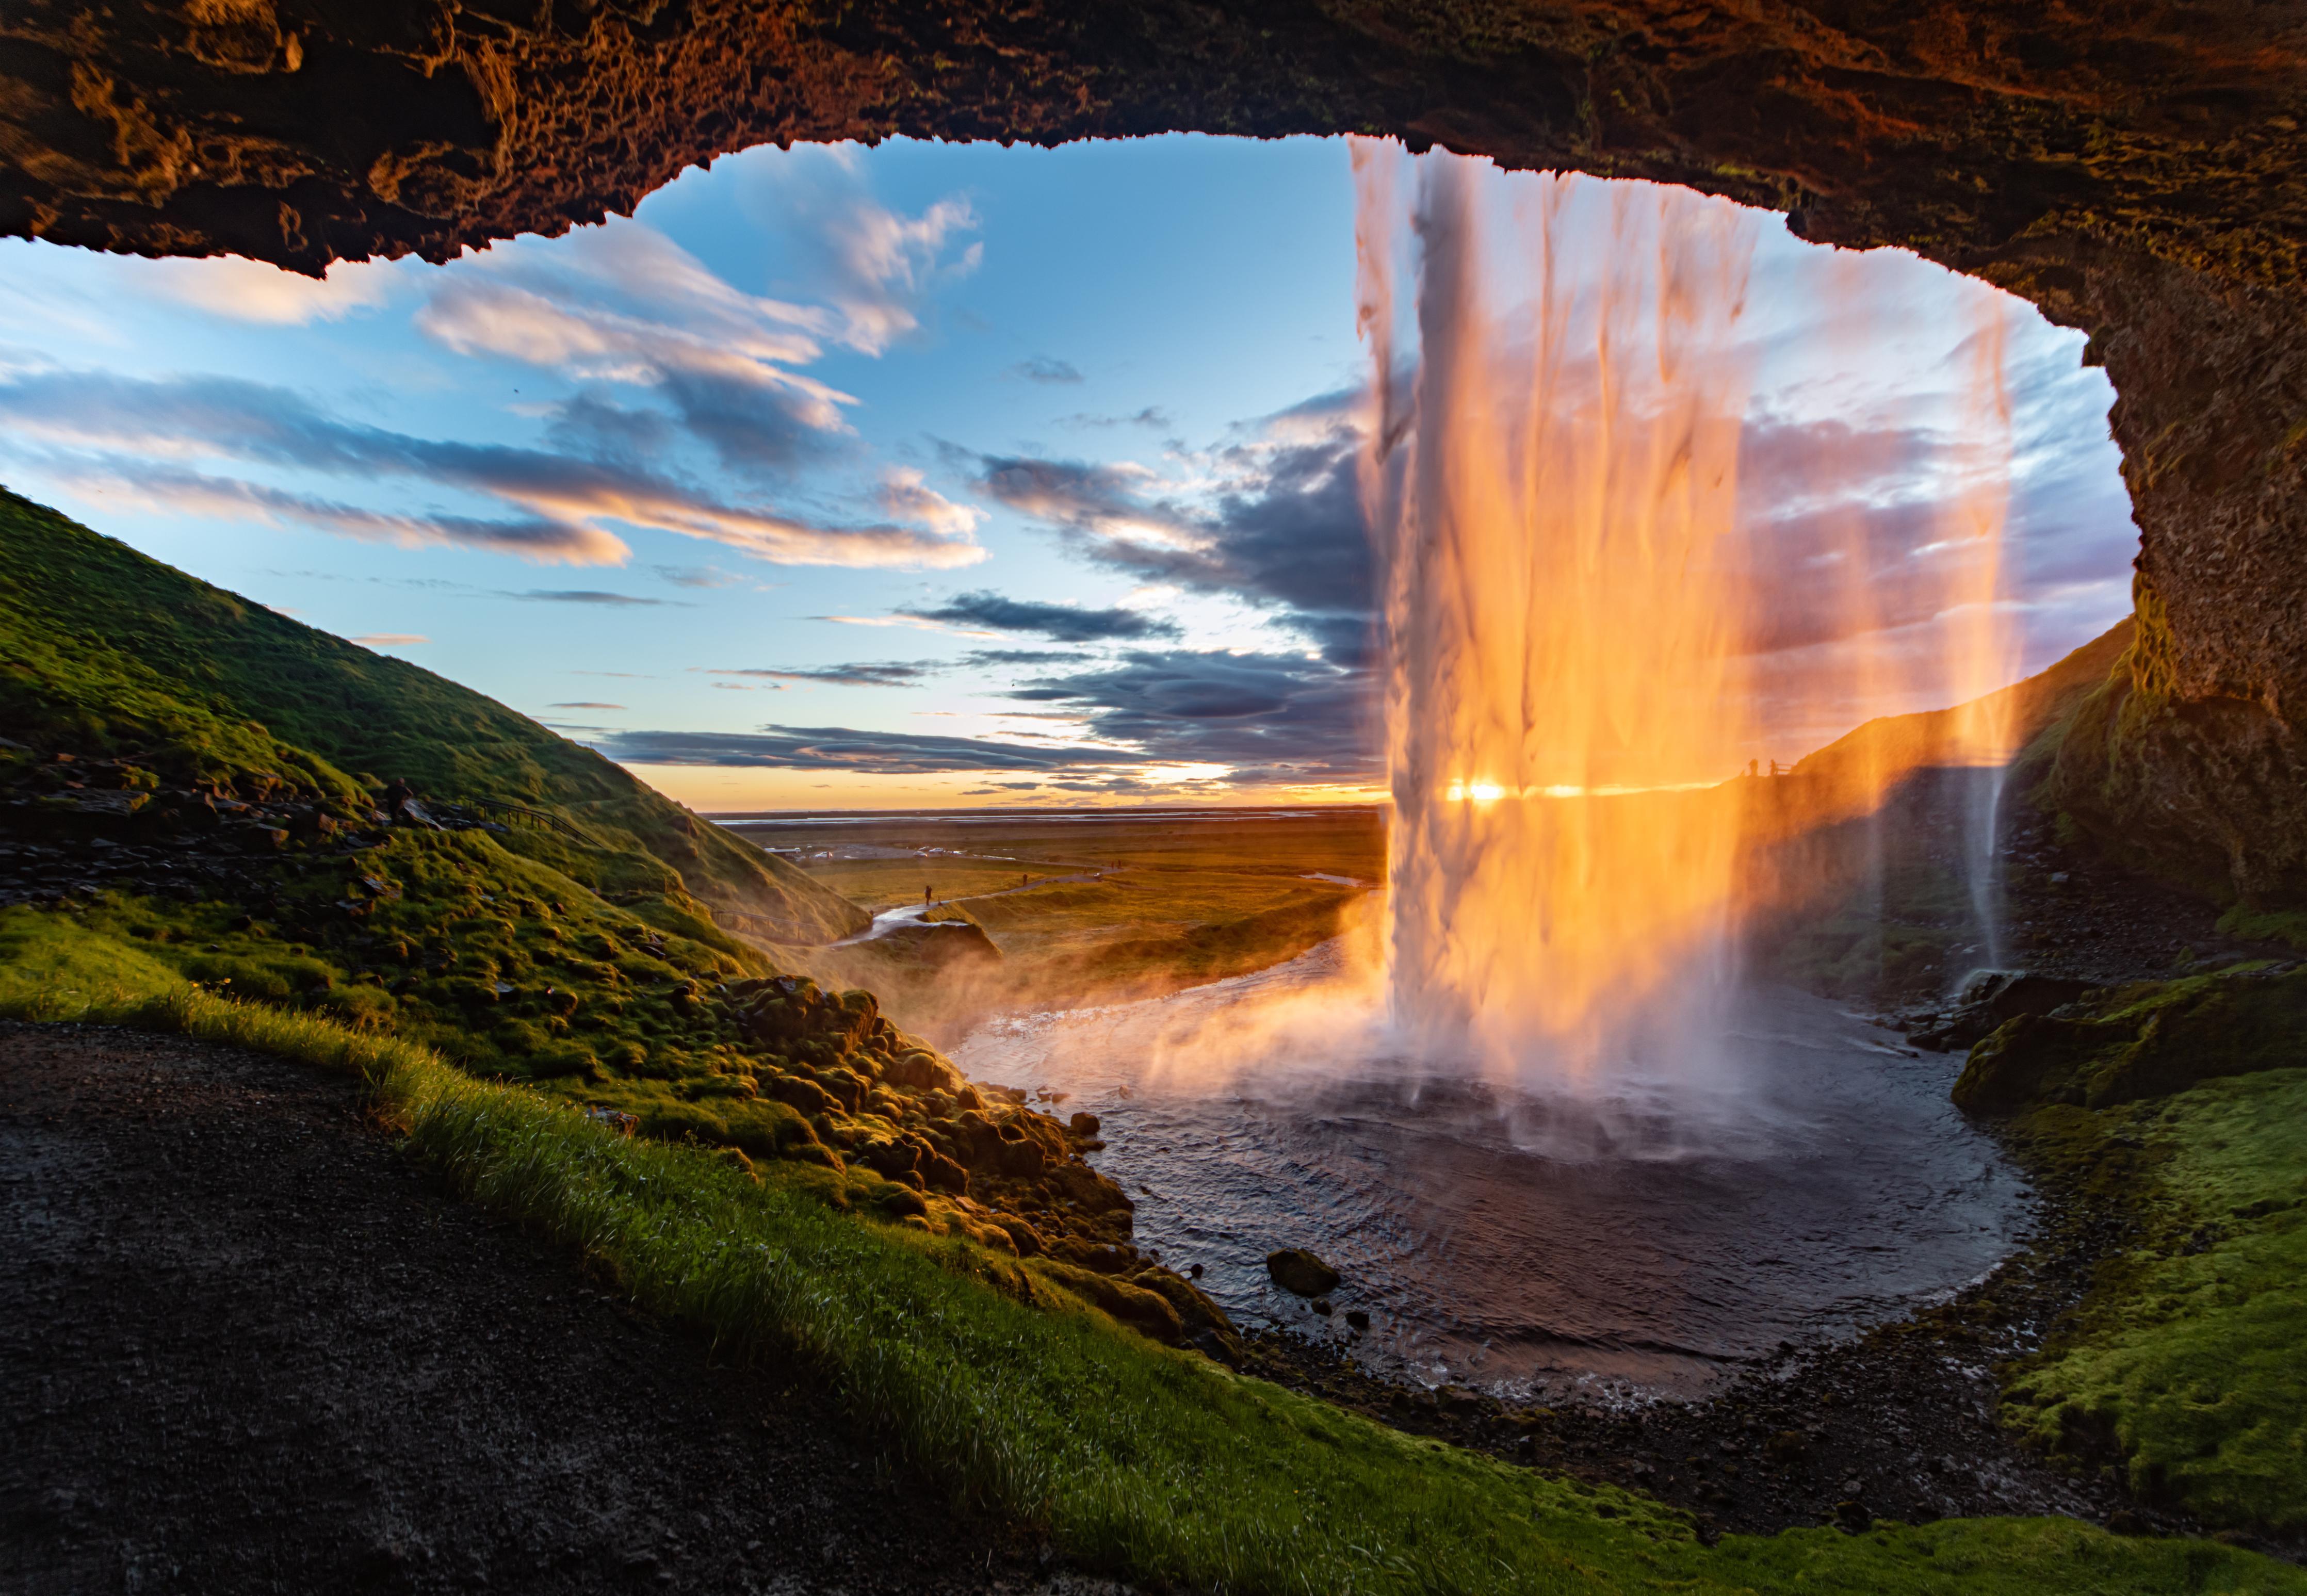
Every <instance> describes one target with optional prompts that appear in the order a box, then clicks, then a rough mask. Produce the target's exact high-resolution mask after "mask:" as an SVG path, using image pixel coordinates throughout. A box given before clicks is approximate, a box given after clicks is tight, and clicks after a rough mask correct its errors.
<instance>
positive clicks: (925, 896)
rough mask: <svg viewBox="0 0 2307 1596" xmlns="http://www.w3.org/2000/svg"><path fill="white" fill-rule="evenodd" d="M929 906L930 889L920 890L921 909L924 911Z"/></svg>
mask: <svg viewBox="0 0 2307 1596" xmlns="http://www.w3.org/2000/svg"><path fill="white" fill-rule="evenodd" d="M929 906H930V889H929V888H927V887H924V888H922V907H923V908H924V909H926V908H928V907H929Z"/></svg>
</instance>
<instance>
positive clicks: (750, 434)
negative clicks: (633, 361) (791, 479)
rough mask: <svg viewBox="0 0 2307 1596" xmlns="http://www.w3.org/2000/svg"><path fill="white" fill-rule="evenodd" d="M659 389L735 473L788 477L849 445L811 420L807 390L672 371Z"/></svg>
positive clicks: (693, 432) (696, 435)
mask: <svg viewBox="0 0 2307 1596" xmlns="http://www.w3.org/2000/svg"><path fill="white" fill-rule="evenodd" d="M660 387H661V388H662V389H663V390H664V393H665V398H667V399H671V400H672V401H673V409H674V410H675V411H676V412H678V413H679V415H680V416H681V424H682V426H684V427H686V428H687V429H688V431H689V433H690V436H691V437H694V438H696V439H698V440H699V441H700V442H703V443H704V444H705V445H706V447H707V448H708V449H710V450H712V451H713V454H714V458H716V459H718V460H719V461H720V462H721V464H722V465H724V466H725V467H726V468H729V469H730V470H733V471H742V472H748V473H750V474H753V475H756V476H785V475H788V474H790V473H791V472H793V470H794V469H795V468H798V467H801V466H803V465H806V464H808V463H809V462H810V461H811V460H815V459H822V458H824V457H826V456H827V455H828V454H830V453H833V452H836V451H837V450H841V449H842V448H844V447H845V443H844V442H843V441H842V440H841V439H840V438H839V437H838V435H837V434H834V433H828V432H827V431H826V430H825V429H824V428H822V427H821V426H819V425H817V424H816V422H815V421H814V420H813V419H812V418H811V416H810V414H809V410H810V406H811V404H812V403H813V402H814V401H813V400H812V399H810V396H808V395H806V394H801V393H795V392H793V390H788V389H783V388H764V387H762V386H761V385H760V384H759V383H758V382H746V381H744V380H742V378H733V377H725V376H723V375H721V374H719V373H713V372H690V371H674V372H667V373H665V378H664V381H663V382H662V383H661V384H660Z"/></svg>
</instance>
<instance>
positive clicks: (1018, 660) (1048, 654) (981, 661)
mask: <svg viewBox="0 0 2307 1596" xmlns="http://www.w3.org/2000/svg"><path fill="white" fill-rule="evenodd" d="M1082 657H1083V656H1081V655H1079V654H1076V653H1073V652H1072V651H1070V650H1068V649H1064V648H978V649H973V650H972V651H971V652H970V653H967V654H965V655H963V656H962V657H961V663H962V664H964V665H1071V664H1073V663H1075V662H1076V661H1078V660H1080V659H1081V658H1082Z"/></svg>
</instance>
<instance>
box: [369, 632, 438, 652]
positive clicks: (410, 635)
mask: <svg viewBox="0 0 2307 1596" xmlns="http://www.w3.org/2000/svg"><path fill="white" fill-rule="evenodd" d="M350 640H351V641H353V642H356V643H358V644H359V645H360V646H361V647H362V648H414V647H415V646H416V644H418V643H429V642H431V641H432V640H433V639H431V638H428V637H423V636H420V635H419V634H417V633H416V632H413V631H367V632H363V633H362V634H361V635H360V636H358V637H356V638H354V639H350Z"/></svg>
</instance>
